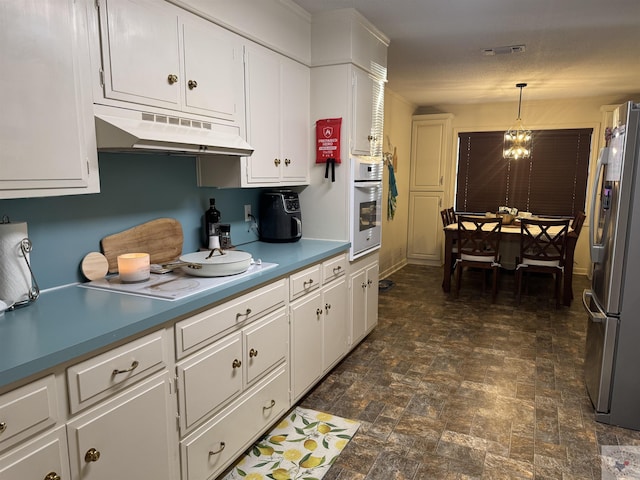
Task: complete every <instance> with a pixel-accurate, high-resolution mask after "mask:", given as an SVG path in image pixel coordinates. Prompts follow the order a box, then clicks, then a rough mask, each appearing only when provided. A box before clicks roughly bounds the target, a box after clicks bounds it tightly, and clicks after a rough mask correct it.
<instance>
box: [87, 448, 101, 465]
mask: <svg viewBox="0 0 640 480" xmlns="http://www.w3.org/2000/svg"><path fill="white" fill-rule="evenodd" d="M98 460H100V452H99V451H98V450H96V449H95V448H90V449H89V450H87V453H85V454H84V461H85V462H87V463H91V462H97V461H98Z"/></svg>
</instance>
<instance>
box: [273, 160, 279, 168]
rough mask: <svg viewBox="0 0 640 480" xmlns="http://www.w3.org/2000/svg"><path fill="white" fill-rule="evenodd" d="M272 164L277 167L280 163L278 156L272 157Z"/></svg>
mask: <svg viewBox="0 0 640 480" xmlns="http://www.w3.org/2000/svg"><path fill="white" fill-rule="evenodd" d="M273 164H274V165H275V166H276V167H277V166H279V165H280V159H279V158H274V159H273Z"/></svg>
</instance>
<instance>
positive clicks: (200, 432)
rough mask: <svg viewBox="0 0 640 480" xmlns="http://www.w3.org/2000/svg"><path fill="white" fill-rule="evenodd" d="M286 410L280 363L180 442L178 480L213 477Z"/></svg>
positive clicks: (286, 383) (285, 378)
mask: <svg viewBox="0 0 640 480" xmlns="http://www.w3.org/2000/svg"><path fill="white" fill-rule="evenodd" d="M288 408H289V372H288V370H287V364H282V365H280V366H279V367H278V368H276V369H275V370H274V371H273V372H271V373H270V374H268V375H267V376H266V377H265V378H264V379H263V380H261V381H260V382H258V383H257V384H256V385H255V386H254V387H253V388H251V389H250V390H248V391H247V392H245V393H243V394H242V395H241V396H240V397H239V398H238V399H237V400H236V401H234V402H233V403H231V404H230V405H229V406H228V407H227V408H225V409H224V410H222V411H221V412H220V413H218V414H217V415H216V416H214V417H213V418H211V419H210V420H209V421H208V422H207V423H205V424H204V425H202V426H201V427H200V428H198V429H197V430H195V431H194V432H193V433H191V434H190V435H189V436H187V437H186V438H185V439H184V440H182V441H181V442H180V452H181V460H182V461H181V468H182V479H183V480H205V479H213V478H216V475H218V474H220V473H222V471H223V470H224V469H225V468H226V467H228V466H229V465H230V464H231V463H232V462H233V461H234V459H235V458H237V457H238V455H240V454H241V453H242V452H243V451H244V450H245V449H246V448H248V447H249V446H250V445H251V444H252V442H254V441H255V440H256V439H257V438H259V436H260V435H262V434H263V433H264V432H265V431H266V430H267V429H268V428H269V426H270V425H272V424H273V423H274V422H276V421H277V420H278V419H279V418H280V417H281V416H282V415H283V414H284V413H285V412H286V411H287V409H288ZM140 478H152V477H140ZM176 478H177V477H176Z"/></svg>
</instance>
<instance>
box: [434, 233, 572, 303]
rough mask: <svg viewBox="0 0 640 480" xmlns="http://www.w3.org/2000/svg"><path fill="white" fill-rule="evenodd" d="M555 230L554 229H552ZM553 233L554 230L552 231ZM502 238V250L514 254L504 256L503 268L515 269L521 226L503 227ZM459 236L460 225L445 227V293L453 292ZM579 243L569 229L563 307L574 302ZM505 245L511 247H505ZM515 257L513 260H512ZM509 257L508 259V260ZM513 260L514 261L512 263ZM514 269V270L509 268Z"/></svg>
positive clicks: (443, 281)
mask: <svg viewBox="0 0 640 480" xmlns="http://www.w3.org/2000/svg"><path fill="white" fill-rule="evenodd" d="M552 228H553V227H552ZM550 231H551V233H552V230H550ZM501 232H502V238H501V246H500V250H501V252H502V251H503V248H504V249H505V250H506V251H508V252H512V253H514V254H513V255H503V257H504V261H503V262H501V263H502V264H503V268H505V266H506V267H507V268H506V269H515V256H516V255H519V248H520V235H521V227H520V224H519V223H518V224H510V225H502V229H501ZM457 235H458V224H457V223H451V224H449V225H447V226H446V227H444V268H443V278H442V290H443V291H444V292H445V293H448V292H450V291H451V274H452V272H453V265H454V262H455V252H454V241H455V239H456V237H457ZM577 241H578V235H576V233H575V232H574V231H573V229H572V228H571V227H569V232H568V233H567V243H566V247H565V262H564V274H563V287H562V303H563V305H566V306H569V305H571V301H572V300H573V289H572V283H573V259H574V253H575V249H576V243H577ZM504 244H507V245H510V246H511V248H509V247H508V246H504ZM512 256H513V259H512V258H511V257H512ZM507 257H508V258H507ZM512 260H513V261H512ZM509 267H512V268H509Z"/></svg>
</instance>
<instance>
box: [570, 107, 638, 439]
mask: <svg viewBox="0 0 640 480" xmlns="http://www.w3.org/2000/svg"><path fill="white" fill-rule="evenodd" d="M639 116H640V104H634V103H632V102H628V103H626V104H624V105H621V106H620V107H618V109H617V110H616V111H615V112H614V117H613V118H614V126H613V128H612V131H611V134H612V135H611V138H610V140H609V144H608V146H607V147H605V148H603V149H602V150H601V151H600V154H599V157H598V165H597V174H596V175H595V179H594V183H593V185H592V198H591V200H592V202H591V214H590V218H589V243H590V250H591V261H592V263H593V277H592V282H591V288H590V289H587V290H585V291H584V293H583V295H582V302H583V304H584V307H585V309H586V311H587V313H588V317H589V318H588V327H587V341H586V350H585V362H584V369H585V381H586V385H587V390H588V392H589V396H590V398H591V401H592V403H593V406H594V409H595V414H596V419H597V420H598V421H600V422H603V423H609V424H612V425H619V426H622V427H625V428H631V429H636V430H640V172H639V170H638V166H639V165H638V163H640V162H639V159H638V153H639V147H640V142H639V139H638V136H639V125H638V119H639Z"/></svg>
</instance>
